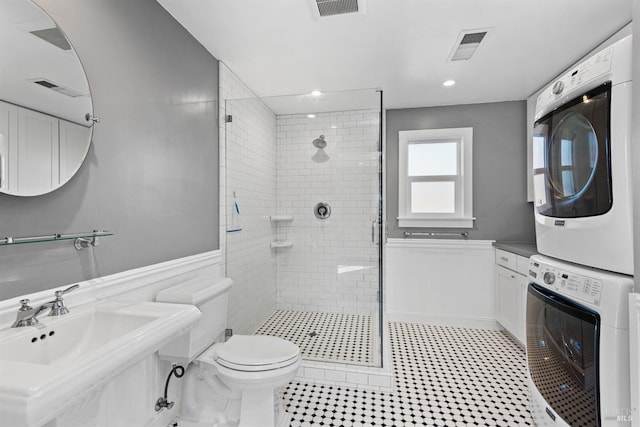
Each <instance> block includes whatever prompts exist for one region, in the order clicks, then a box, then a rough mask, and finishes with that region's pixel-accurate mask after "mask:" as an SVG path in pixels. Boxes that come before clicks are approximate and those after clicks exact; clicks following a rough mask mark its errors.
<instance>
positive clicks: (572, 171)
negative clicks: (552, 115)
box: [547, 112, 598, 198]
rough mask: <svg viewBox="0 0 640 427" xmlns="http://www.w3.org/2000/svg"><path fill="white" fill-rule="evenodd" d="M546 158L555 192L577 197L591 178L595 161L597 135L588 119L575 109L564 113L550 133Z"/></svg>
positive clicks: (568, 196)
mask: <svg viewBox="0 0 640 427" xmlns="http://www.w3.org/2000/svg"><path fill="white" fill-rule="evenodd" d="M547 159H548V168H549V181H550V184H551V185H552V186H553V187H554V190H555V193H556V194H557V195H560V196H562V197H564V198H574V197H579V196H580V194H581V193H582V192H583V191H584V190H585V189H586V188H587V187H588V186H589V184H590V183H591V181H593V179H594V175H595V172H596V166H597V163H598V137H597V135H596V131H595V130H594V129H593V126H591V122H590V121H589V120H588V119H587V118H586V117H585V116H584V115H582V114H580V113H578V112H570V113H569V114H567V115H566V116H564V117H563V118H562V120H561V121H560V122H558V124H557V126H556V127H555V129H554V131H553V134H552V136H551V141H550V144H549V153H548V156H547Z"/></svg>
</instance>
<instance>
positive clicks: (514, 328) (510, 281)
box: [496, 266, 519, 336]
mask: <svg viewBox="0 0 640 427" xmlns="http://www.w3.org/2000/svg"><path fill="white" fill-rule="evenodd" d="M517 276H518V274H517V273H515V272H514V271H511V270H508V269H506V268H504V267H501V266H496V320H497V321H498V322H500V324H501V325H502V326H504V327H505V329H506V330H507V331H509V332H510V333H511V334H512V335H513V336H517V335H518V316H519V313H518V279H517Z"/></svg>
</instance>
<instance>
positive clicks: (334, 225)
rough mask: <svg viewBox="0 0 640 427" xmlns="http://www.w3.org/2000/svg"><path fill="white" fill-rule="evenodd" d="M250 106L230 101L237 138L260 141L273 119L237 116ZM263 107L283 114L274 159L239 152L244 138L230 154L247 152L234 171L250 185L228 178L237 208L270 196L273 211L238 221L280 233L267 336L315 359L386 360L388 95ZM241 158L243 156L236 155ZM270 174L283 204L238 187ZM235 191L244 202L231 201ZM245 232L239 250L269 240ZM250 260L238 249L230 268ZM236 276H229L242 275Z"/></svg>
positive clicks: (342, 95) (272, 247) (327, 97)
mask: <svg viewBox="0 0 640 427" xmlns="http://www.w3.org/2000/svg"><path fill="white" fill-rule="evenodd" d="M240 102H243V101H242V100H236V101H228V103H227V108H228V111H235V112H234V114H233V121H231V122H230V123H228V124H227V127H226V129H227V134H230V129H231V127H234V128H233V129H234V131H233V135H240V134H244V137H245V138H251V135H254V134H255V131H254V130H251V127H252V126H254V127H255V126H257V124H259V125H260V126H263V127H264V126H266V125H264V123H266V121H267V119H266V118H265V117H260V119H259V120H258V121H256V120H253V119H252V120H247V118H246V117H245V118H244V119H238V120H237V119H236V115H238V114H244V115H246V114H249V115H252V114H255V111H256V108H249V109H242V108H238V107H239V106H240V105H239V104H238V103H240ZM229 103H233V104H234V105H229ZM260 103H261V107H260V108H258V109H257V110H258V111H262V110H263V108H267V109H268V110H270V111H271V112H272V113H273V116H272V118H271V119H269V120H272V121H273V124H274V129H275V132H274V134H273V135H272V136H269V135H266V134H265V132H263V131H261V132H260V133H261V134H263V136H264V137H265V138H266V139H269V138H271V137H273V141H272V142H273V144H272V145H273V146H274V147H275V151H274V153H273V154H274V155H273V158H272V159H271V157H269V156H267V155H266V154H265V153H262V154H261V155H260V158H259V159H258V160H252V159H251V155H252V154H253V153H251V151H250V149H247V150H236V149H234V148H233V147H232V146H231V145H232V144H238V141H234V142H228V143H227V151H228V152H229V150H232V151H233V152H239V153H243V152H244V153H245V156H244V157H242V156H237V155H231V156H227V160H228V162H227V170H228V171H232V170H239V171H242V170H244V172H245V173H244V177H242V179H240V181H238V177H235V176H234V177H233V178H232V179H227V186H226V192H227V200H228V203H229V204H230V205H233V204H234V203H236V202H239V201H240V200H241V199H247V197H248V198H250V199H258V200H259V199H260V198H264V199H265V200H264V206H265V210H264V211H263V212H259V213H258V212H256V213H255V215H256V217H255V218H253V219H249V218H246V217H244V218H243V215H244V214H243V213H242V209H241V210H240V212H241V213H240V214H239V217H240V219H239V220H237V221H236V223H238V224H247V223H251V224H254V225H256V226H258V227H264V230H263V231H264V233H263V234H262V235H263V236H265V235H267V233H268V235H269V236H270V237H271V243H270V244H269V247H268V248H264V250H268V251H269V252H268V254H269V255H270V256H271V257H273V258H272V259H273V260H274V262H275V306H274V307H273V313H272V314H271V315H270V316H268V317H267V318H265V319H264V322H263V323H262V324H261V325H260V326H259V327H258V329H257V332H258V333H263V334H270V335H276V336H281V337H283V338H286V339H289V340H291V341H294V342H296V343H297V344H298V345H299V346H300V347H301V350H302V353H303V356H304V357H305V358H307V359H312V360H323V361H337V362H341V363H351V364H360V365H369V366H379V365H380V364H381V362H380V360H381V347H382V346H381V332H382V331H381V325H382V321H381V310H382V305H381V303H380V298H381V292H380V290H381V283H382V281H381V274H382V271H381V255H382V250H381V243H382V242H381V238H380V237H381V230H382V221H381V218H382V192H381V182H382V181H381V178H382V162H381V136H382V133H381V122H380V119H381V114H380V111H381V93H380V92H378V91H375V90H362V91H350V92H339V93H328V94H322V95H320V96H312V95H299V96H285V97H269V98H262V99H261V100H260ZM240 111H242V113H240ZM261 115H262V114H261ZM240 121H242V122H243V123H245V122H246V123H248V124H249V125H248V126H249V129H244V130H243V131H242V132H240V131H239V130H238V127H239V124H240ZM256 123H257V124H256ZM233 138H237V136H234V137H233ZM227 140H228V141H229V138H227ZM264 143H265V140H264V139H262V140H261V144H264ZM236 148H237V147H236ZM234 150H235V151H234ZM233 157H236V160H231V158H233ZM237 162H241V163H246V166H245V167H244V168H237V167H235V168H234V166H233V164H232V163H237ZM256 168H257V170H255V169H256ZM266 170H268V171H269V173H268V174H267V175H268V176H271V175H270V174H271V173H274V174H275V199H274V200H273V201H272V200H271V197H272V196H271V194H269V195H264V194H255V195H248V194H246V192H247V190H250V186H245V187H246V188H245V189H243V190H242V191H240V190H237V189H236V188H234V186H237V185H241V184H244V181H242V180H243V179H251V175H252V174H254V173H256V174H257V173H262V175H264V173H263V172H264V171H266ZM260 179H263V180H264V179H271V178H265V177H264V176H261V178H260ZM233 194H235V195H236V199H235V200H233V199H231V198H230V197H231V196H230V195H233ZM267 198H268V199H269V200H266V199H267ZM274 203H275V208H273V206H274ZM240 204H246V202H240ZM267 206H268V207H269V208H268V209H267V208H266V207H267ZM231 208H232V209H229V208H228V209H227V212H228V213H227V215H228V216H230V217H231V218H232V219H233V218H234V215H235V216H238V214H237V212H235V207H233V206H231ZM260 215H262V217H260ZM267 221H268V222H267ZM241 228H243V231H240V232H234V233H227V239H228V241H231V243H232V244H229V248H230V249H231V248H232V247H233V243H234V242H235V241H243V242H245V244H247V245H248V247H252V246H251V245H250V243H248V242H247V240H249V242H255V243H256V244H257V245H263V241H260V240H257V239H256V238H255V237H249V236H248V234H246V233H245V227H244V226H243V227H241ZM235 233H239V234H235ZM242 233H245V234H244V236H242ZM243 237H244V238H243ZM253 249H254V250H258V249H256V248H255V247H253ZM260 250H262V249H260ZM262 255H263V257H264V256H266V252H265V254H262ZM243 256H246V250H245V251H233V250H232V251H231V252H228V259H227V265H228V266H229V265H231V264H237V262H236V261H237V258H238V257H243ZM244 259H247V258H244ZM232 274H233V272H230V273H228V275H230V277H231V278H232V279H234V281H235V280H236V279H235V278H234V277H233V275H232ZM237 274H240V271H238V273H237Z"/></svg>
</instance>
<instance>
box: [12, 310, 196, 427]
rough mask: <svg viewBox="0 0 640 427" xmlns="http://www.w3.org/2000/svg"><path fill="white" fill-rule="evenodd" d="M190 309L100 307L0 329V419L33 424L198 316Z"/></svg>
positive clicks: (184, 329)
mask: <svg viewBox="0 0 640 427" xmlns="http://www.w3.org/2000/svg"><path fill="white" fill-rule="evenodd" d="M200 315H201V314H200V311H199V310H198V309H197V308H196V307H194V306H191V305H182V304H165V303H156V302H135V303H131V302H116V301H99V302H96V303H92V304H87V305H85V306H80V307H76V308H75V309H74V308H73V307H72V308H71V312H70V313H69V314H67V315H64V316H61V317H46V316H41V317H40V322H41V323H40V324H38V325H37V326H26V327H22V328H10V327H9V325H7V327H5V328H3V329H0V414H2V424H3V425H7V426H40V425H42V424H44V423H46V422H47V421H49V420H50V419H52V418H53V417H55V416H56V415H57V414H58V413H60V412H62V411H63V410H64V409H65V408H67V407H69V406H70V405H71V404H73V403H74V402H75V401H76V400H78V398H81V396H82V394H83V393H85V392H86V391H88V390H90V389H92V388H94V387H96V386H97V385H99V384H101V383H103V382H104V381H106V380H108V379H109V378H111V377H112V376H114V375H116V374H117V373H118V372H120V371H122V370H124V369H126V368H127V367H129V366H131V365H133V364H135V363H137V362H138V361H140V360H142V359H144V358H145V357H147V356H149V355H150V354H153V353H154V352H156V351H157V350H158V349H159V348H160V347H162V346H163V345H164V344H166V343H167V342H169V341H171V340H172V339H174V338H176V337H177V336H179V335H181V334H183V333H185V332H187V331H188V330H189V329H191V328H192V327H193V326H194V325H195V323H196V322H197V320H198V319H199V318H200Z"/></svg>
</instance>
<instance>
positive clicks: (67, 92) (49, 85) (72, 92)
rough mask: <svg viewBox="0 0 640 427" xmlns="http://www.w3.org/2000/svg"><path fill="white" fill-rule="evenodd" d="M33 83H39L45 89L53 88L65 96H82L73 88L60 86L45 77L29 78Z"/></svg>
mask: <svg viewBox="0 0 640 427" xmlns="http://www.w3.org/2000/svg"><path fill="white" fill-rule="evenodd" d="M31 81H32V82H33V83H35V84H37V85H40V86H42V87H46V88H47V89H51V90H55V91H56V92H58V93H61V94H63V95H66V96H70V97H71V98H77V97H79V96H83V95H84V94H83V93H81V92H78V91H77V90H74V89H69V88H68V87H64V86H60V85H57V84H55V83H54V82H52V81H51V80H47V79H34V80H31Z"/></svg>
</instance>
